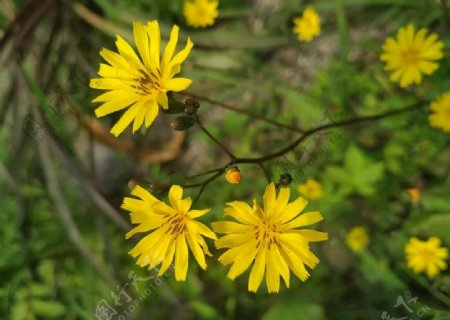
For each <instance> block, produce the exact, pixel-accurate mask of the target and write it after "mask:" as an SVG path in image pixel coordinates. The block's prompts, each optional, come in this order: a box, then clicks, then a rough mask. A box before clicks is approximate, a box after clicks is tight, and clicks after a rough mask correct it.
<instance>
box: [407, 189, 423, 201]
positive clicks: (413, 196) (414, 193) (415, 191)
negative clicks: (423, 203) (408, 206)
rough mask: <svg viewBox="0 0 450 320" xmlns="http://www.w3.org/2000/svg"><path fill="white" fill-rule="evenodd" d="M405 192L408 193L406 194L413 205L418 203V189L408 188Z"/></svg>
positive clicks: (419, 194) (419, 195)
mask: <svg viewBox="0 0 450 320" xmlns="http://www.w3.org/2000/svg"><path fill="white" fill-rule="evenodd" d="M406 191H408V194H409V196H410V197H411V201H412V203H414V204H417V203H419V201H420V197H421V192H420V190H419V189H418V188H410V189H408V190H406Z"/></svg>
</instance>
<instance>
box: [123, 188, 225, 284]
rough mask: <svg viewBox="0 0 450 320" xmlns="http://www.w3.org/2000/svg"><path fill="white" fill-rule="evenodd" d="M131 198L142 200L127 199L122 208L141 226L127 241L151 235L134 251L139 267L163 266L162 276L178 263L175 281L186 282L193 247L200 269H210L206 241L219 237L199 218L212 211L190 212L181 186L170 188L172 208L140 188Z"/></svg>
mask: <svg viewBox="0 0 450 320" xmlns="http://www.w3.org/2000/svg"><path fill="white" fill-rule="evenodd" d="M131 194H132V195H133V196H135V197H138V198H139V199H136V198H125V199H124V201H123V204H122V208H123V209H125V210H127V211H130V212H131V213H130V217H131V223H133V224H137V225H138V226H136V227H135V228H133V229H132V230H130V231H129V232H128V233H127V234H126V238H127V239H128V238H130V237H131V236H133V235H134V234H136V233H140V232H149V231H151V232H150V233H149V234H148V235H146V236H144V237H143V238H142V239H141V240H140V241H139V242H138V243H137V245H136V246H135V247H134V248H133V249H132V250H131V251H130V254H131V255H132V256H133V257H135V258H136V257H138V258H137V261H136V263H137V264H138V265H139V266H141V267H145V266H148V269H149V270H151V269H153V268H156V267H157V266H158V265H161V266H160V267H159V273H158V276H161V275H163V274H164V272H166V270H167V269H168V268H169V266H170V265H171V264H172V262H173V261H174V262H175V279H176V280H177V281H184V280H186V274H187V269H188V260H189V253H188V246H189V248H190V250H191V251H192V253H193V254H194V257H195V260H197V262H198V264H199V266H200V267H201V268H202V269H206V262H205V254H207V255H211V254H210V253H209V250H208V246H207V244H206V242H205V240H204V237H207V238H211V239H216V235H215V234H214V232H212V231H211V230H210V229H209V228H208V227H207V226H205V225H204V224H202V223H200V222H198V221H196V220H195V218H197V217H200V216H202V215H204V214H205V213H207V212H208V211H209V209H205V210H190V208H191V199H190V198H185V199H182V197H183V189H182V188H181V187H180V186H172V187H171V188H170V191H169V202H170V206H169V205H167V204H165V203H164V202H162V201H160V200H158V199H156V198H155V197H154V196H152V195H151V194H150V193H149V192H148V191H147V190H145V189H143V188H142V187H140V186H137V187H135V188H134V189H133V191H132V192H131ZM152 230H153V231H152Z"/></svg>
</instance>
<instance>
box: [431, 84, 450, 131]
mask: <svg viewBox="0 0 450 320" xmlns="http://www.w3.org/2000/svg"><path fill="white" fill-rule="evenodd" d="M430 108H431V110H432V111H433V112H432V114H431V115H429V116H428V121H429V122H430V125H431V126H432V127H435V128H440V129H442V130H443V131H444V132H447V133H450V92H446V93H444V94H443V95H441V96H440V97H438V98H437V99H436V100H434V101H433V102H432V103H431V106H430Z"/></svg>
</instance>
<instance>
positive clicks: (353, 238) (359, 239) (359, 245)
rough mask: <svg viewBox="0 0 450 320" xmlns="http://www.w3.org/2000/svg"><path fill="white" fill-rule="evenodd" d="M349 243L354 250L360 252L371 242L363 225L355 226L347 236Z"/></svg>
mask: <svg viewBox="0 0 450 320" xmlns="http://www.w3.org/2000/svg"><path fill="white" fill-rule="evenodd" d="M346 242H347V245H348V246H349V247H350V249H352V251H353V252H359V251H361V250H362V249H364V248H365V247H367V245H368V244H369V236H368V235H367V232H366V229H364V228H363V227H354V228H352V229H351V230H350V231H349V232H348V233H347V237H346Z"/></svg>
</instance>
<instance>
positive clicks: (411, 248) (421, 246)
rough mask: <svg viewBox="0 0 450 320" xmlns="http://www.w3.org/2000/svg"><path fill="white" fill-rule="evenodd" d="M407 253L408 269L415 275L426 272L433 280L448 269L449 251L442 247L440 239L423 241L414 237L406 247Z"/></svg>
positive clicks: (433, 238) (432, 238) (431, 238)
mask: <svg viewBox="0 0 450 320" xmlns="http://www.w3.org/2000/svg"><path fill="white" fill-rule="evenodd" d="M405 253H406V260H407V263H408V267H409V268H410V269H411V270H413V271H414V272H415V273H422V272H426V274H427V276H428V277H429V278H433V277H435V276H436V275H437V274H439V272H440V271H441V270H446V269H447V263H446V262H445V260H447V259H448V249H447V248H444V247H441V240H440V239H439V238H436V237H430V238H429V239H428V240H426V241H421V240H419V239H417V238H416V237H412V238H411V239H409V241H408V243H407V244H406V246H405Z"/></svg>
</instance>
